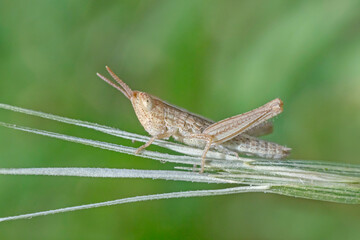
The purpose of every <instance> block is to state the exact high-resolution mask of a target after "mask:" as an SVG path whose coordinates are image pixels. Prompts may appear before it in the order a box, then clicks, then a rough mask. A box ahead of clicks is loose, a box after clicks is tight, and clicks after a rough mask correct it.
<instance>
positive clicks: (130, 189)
mask: <svg viewBox="0 0 360 240" xmlns="http://www.w3.org/2000/svg"><path fill="white" fill-rule="evenodd" d="M359 3H360V2H359V1H358V0H343V1H314V0H309V1H283V0H272V1H266V0H263V1H205V0H203V1H200V0H195V1H187V0H186V1H165V0H163V1H147V0H141V1H83V0H82V1H80V0H77V1H36V0H34V1H24V0H22V1H7V0H5V1H4V0H1V1H0V102H2V103H7V104H12V105H17V106H21V107H26V108H30V109H34V110H40V111H44V112H49V113H54V114H58V115H61V116H67V117H71V118H76V119H82V120H87V121H92V122H96V123H100V124H105V125H109V126H115V127H118V128H120V129H123V130H127V131H130V132H136V133H141V134H145V131H144V130H143V128H142V127H141V125H140V124H139V122H138V121H137V119H136V116H135V114H134V112H133V110H132V108H131V105H130V102H129V101H128V100H127V99H126V98H125V97H124V96H122V95H121V94H120V93H119V92H117V91H116V90H114V89H113V88H111V87H109V86H108V85H107V84H105V83H104V82H102V81H101V80H99V79H98V78H97V77H96V75H95V73H96V72H101V73H105V69H104V66H105V65H109V66H110V67H112V68H113V70H114V71H115V72H117V73H118V74H119V76H121V77H122V79H123V80H125V82H127V83H128V84H129V85H130V86H131V87H132V88H133V89H137V90H143V91H147V92H149V93H151V94H154V95H156V96H159V97H160V98H162V99H165V100H167V101H168V102H171V103H173V104H176V105H179V106H182V107H184V108H186V109H188V110H190V111H192V112H196V113H199V114H202V115H204V116H206V117H209V118H212V119H214V120H220V119H223V118H225V117H228V116H232V115H235V114H239V113H241V112H245V111H247V110H250V109H252V108H255V107H258V106H260V105H262V104H264V103H265V102H267V101H269V100H272V99H274V98H276V97H280V98H281V99H282V100H283V101H284V102H285V105H284V107H285V111H284V113H283V114H282V115H281V116H280V117H278V118H277V119H276V121H275V132H274V133H273V134H272V135H271V136H268V137H266V138H267V139H270V140H272V141H276V142H279V143H281V144H285V145H287V146H290V147H292V148H293V152H292V155H291V158H294V159H313V160H326V161H334V162H335V161H336V162H346V163H355V164H360V160H359V156H360V147H359V143H360V111H359V109H360V4H359ZM0 121H5V122H11V123H16V124H22V125H26V126H31V127H35V128H41V129H46V130H50V131H56V132H61V133H66V134H71V135H75V136H82V137H88V138H93V139H99V140H106V141H111V142H115V143H119V144H126V145H130V146H138V145H139V143H135V144H133V143H131V142H130V141H126V140H121V139H117V138H114V137H109V136H105V135H103V134H99V133H96V132H93V131H89V130H84V129H80V128H79V127H72V126H68V125H65V124H60V123H56V122H52V121H48V120H42V119H39V118H34V117H29V116H24V115H22V114H17V113H10V112H7V111H4V110H0ZM152 149H156V148H155V147H152ZM72 166H73V167H111V168H136V169H172V167H173V165H171V164H161V163H158V162H156V161H152V160H149V159H142V158H140V157H134V156H127V155H123V154H119V153H113V152H109V151H105V150H101V149H94V148H91V147H88V146H83V145H79V144H75V143H68V142H63V141H60V140H55V139H50V138H46V137H42V136H37V135H33V134H28V133H23V132H17V131H14V130H10V129H5V128H0V167H2V168H10V167H72ZM218 187H220V186H218V185H208V184H192V183H182V182H170V181H160V180H157V181H151V180H134V179H131V180H129V179H90V178H75V177H44V176H0V215H1V216H2V217H5V216H11V215H17V214H22V213H29V212H35V211H41V210H48V209H54V208H60V207H66V206H74V205H80V204H86V203H94V202H100V201H106V200H112V199H118V198H123V197H130V196H137V195H144V194H152V193H162V192H172V191H180V190H190V189H209V188H218ZM140 238H142V239H191V238H192V239H360V208H359V206H354V205H344V204H335V203H327V202H319V201H312V200H304V199H295V198H290V197H285V196H278V195H271V194H261V193H250V194H242V195H232V196H218V197H207V198H197V199H175V200H161V201H152V202H143V203H135V204H128V205H120V206H113V207H105V208H99V209H91V210H86V211H79V212H73V213H66V214H59V215H53V216H46V217H39V218H34V219H31V220H20V221H14V222H6V223H1V224H0V239H140Z"/></svg>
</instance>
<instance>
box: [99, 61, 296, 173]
mask: <svg viewBox="0 0 360 240" xmlns="http://www.w3.org/2000/svg"><path fill="white" fill-rule="evenodd" d="M107 70H108V72H109V73H110V74H111V76H112V77H113V78H114V79H115V80H116V81H117V82H118V83H119V84H120V86H121V87H120V86H119V85H117V84H115V83H113V82H111V81H110V80H108V79H107V78H105V77H104V76H102V75H100V74H98V76H99V77H100V78H102V79H103V80H104V81H106V82H108V83H109V84H110V85H112V86H113V87H115V88H117V89H118V90H119V91H121V92H122V93H123V94H124V95H125V96H126V97H127V98H128V99H129V100H130V101H131V103H132V106H133V108H134V110H135V113H136V116H137V117H138V119H139V121H140V123H141V125H142V126H143V127H144V128H145V130H146V131H147V132H148V133H149V134H150V135H151V136H153V137H152V138H151V139H150V141H149V142H147V143H146V144H145V145H143V146H141V147H140V148H139V149H138V150H137V153H139V152H140V151H141V150H143V149H144V148H146V147H148V146H149V145H151V143H152V142H153V141H154V140H155V139H166V138H169V137H171V136H172V137H173V138H174V139H175V140H176V141H179V142H182V143H185V144H187V145H190V146H194V147H198V148H203V149H204V153H203V156H202V159H203V161H202V164H201V172H203V169H204V164H205V157H206V153H207V151H208V150H209V149H210V148H214V149H216V150H217V151H220V152H223V153H230V154H234V155H237V154H245V155H250V156H258V157H263V158H272V159H282V158H285V157H286V156H287V155H288V154H289V153H290V150H291V149H290V148H287V147H285V146H281V145H279V144H276V143H272V142H268V141H265V140H261V139H258V138H257V136H261V135H265V134H269V133H271V131H272V124H271V123H270V122H268V120H269V119H271V118H272V117H274V116H276V115H277V114H279V113H281V112H282V101H281V100H280V99H274V100H273V101H270V102H268V103H267V104H265V105H264V106H262V107H259V108H257V109H254V110H252V111H249V112H247V113H243V114H240V115H237V116H234V117H230V118H227V119H224V120H222V121H219V122H214V121H211V120H209V119H206V118H204V117H202V116H199V115H197V114H194V113H191V112H188V111H187V110H185V109H182V108H179V107H176V106H173V105H171V104H169V103H166V102H164V101H162V100H160V99H159V98H157V97H155V96H152V95H150V94H147V93H145V92H139V91H132V90H131V89H130V88H129V87H128V86H127V85H126V84H125V83H124V82H123V81H121V80H120V79H119V78H118V77H117V76H116V75H115V74H114V73H113V72H112V71H111V70H110V69H109V68H108V67H107Z"/></svg>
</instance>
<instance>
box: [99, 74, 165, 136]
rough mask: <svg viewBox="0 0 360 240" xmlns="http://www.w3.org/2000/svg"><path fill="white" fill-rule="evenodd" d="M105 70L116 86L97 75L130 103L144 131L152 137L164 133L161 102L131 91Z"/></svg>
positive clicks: (143, 93) (147, 95)
mask: <svg viewBox="0 0 360 240" xmlns="http://www.w3.org/2000/svg"><path fill="white" fill-rule="evenodd" d="M106 69H107V71H108V72H109V74H110V75H111V76H112V77H113V78H114V80H115V81H116V83H117V84H116V83H115V82H112V81H111V80H109V79H107V78H106V77H104V76H102V75H101V74H99V73H98V74H97V75H98V76H99V77H100V78H101V79H102V80H104V81H105V82H107V83H108V84H110V85H111V86H113V87H114V88H116V89H117V90H119V91H120V92H122V93H123V94H124V95H125V97H127V98H128V99H129V100H130V101H131V104H132V105H133V107H134V110H135V113H136V116H137V117H138V119H139V121H140V123H141V125H143V127H144V128H145V130H146V131H147V132H148V133H150V135H152V136H155V135H158V134H161V133H164V131H165V130H166V127H165V122H164V109H163V108H162V107H161V106H162V105H161V101H160V100H159V99H157V98H156V97H153V96H151V95H150V94H147V93H145V92H139V91H132V90H131V89H130V88H129V86H128V85H126V83H124V82H123V81H122V80H121V79H120V78H119V77H118V76H116V75H115V73H113V72H112V71H111V69H110V68H109V67H106Z"/></svg>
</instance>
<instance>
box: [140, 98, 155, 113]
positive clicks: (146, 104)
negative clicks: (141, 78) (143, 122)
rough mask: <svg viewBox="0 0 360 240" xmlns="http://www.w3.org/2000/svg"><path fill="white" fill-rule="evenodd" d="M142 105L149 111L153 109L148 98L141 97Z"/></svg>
mask: <svg viewBox="0 0 360 240" xmlns="http://www.w3.org/2000/svg"><path fill="white" fill-rule="evenodd" d="M142 104H143V105H144V107H145V108H146V109H147V110H149V111H150V110H151V109H152V108H153V103H152V99H151V98H150V97H149V96H144V97H143V99H142Z"/></svg>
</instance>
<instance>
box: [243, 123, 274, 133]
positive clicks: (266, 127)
mask: <svg viewBox="0 0 360 240" xmlns="http://www.w3.org/2000/svg"><path fill="white" fill-rule="evenodd" d="M273 129H274V127H273V123H272V122H271V121H266V122H263V123H260V124H259V125H256V126H255V127H251V128H248V129H247V130H245V131H244V134H247V135H249V136H253V137H261V136H265V135H268V134H270V133H272V132H273Z"/></svg>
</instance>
